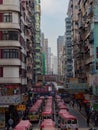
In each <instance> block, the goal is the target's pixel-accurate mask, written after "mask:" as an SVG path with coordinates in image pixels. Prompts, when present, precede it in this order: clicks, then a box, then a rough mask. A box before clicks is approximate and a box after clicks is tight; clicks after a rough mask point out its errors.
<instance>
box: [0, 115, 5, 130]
mask: <svg viewBox="0 0 98 130" xmlns="http://www.w3.org/2000/svg"><path fill="white" fill-rule="evenodd" d="M4 127H5V114H3V113H0V128H4Z"/></svg>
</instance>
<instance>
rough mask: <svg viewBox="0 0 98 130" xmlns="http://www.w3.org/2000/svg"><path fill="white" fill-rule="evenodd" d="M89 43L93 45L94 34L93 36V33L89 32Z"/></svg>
mask: <svg viewBox="0 0 98 130" xmlns="http://www.w3.org/2000/svg"><path fill="white" fill-rule="evenodd" d="M89 43H90V44H94V34H93V32H91V34H90V37H89Z"/></svg>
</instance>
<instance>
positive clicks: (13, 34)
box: [2, 31, 18, 40]
mask: <svg viewBox="0 0 98 130" xmlns="http://www.w3.org/2000/svg"><path fill="white" fill-rule="evenodd" d="M2 39H3V40H18V31H2Z"/></svg>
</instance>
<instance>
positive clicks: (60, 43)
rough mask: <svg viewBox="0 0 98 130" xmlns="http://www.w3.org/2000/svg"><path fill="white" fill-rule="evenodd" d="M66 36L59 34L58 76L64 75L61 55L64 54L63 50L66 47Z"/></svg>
mask: <svg viewBox="0 0 98 130" xmlns="http://www.w3.org/2000/svg"><path fill="white" fill-rule="evenodd" d="M64 44H65V43H64V36H58V38H57V59H58V67H57V68H58V75H59V76H58V78H60V76H62V62H61V56H62V51H63V47H64Z"/></svg>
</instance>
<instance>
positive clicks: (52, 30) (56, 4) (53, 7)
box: [41, 0, 69, 55]
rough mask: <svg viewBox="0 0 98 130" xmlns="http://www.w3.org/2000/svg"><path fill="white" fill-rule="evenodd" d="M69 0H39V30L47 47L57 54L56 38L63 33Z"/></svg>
mask: <svg viewBox="0 0 98 130" xmlns="http://www.w3.org/2000/svg"><path fill="white" fill-rule="evenodd" d="M68 2H69V0H41V31H42V32H43V33H44V35H45V38H48V43H49V47H51V48H52V52H53V54H55V55H57V38H58V36H59V35H64V33H65V18H66V17H67V8H68Z"/></svg>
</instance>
